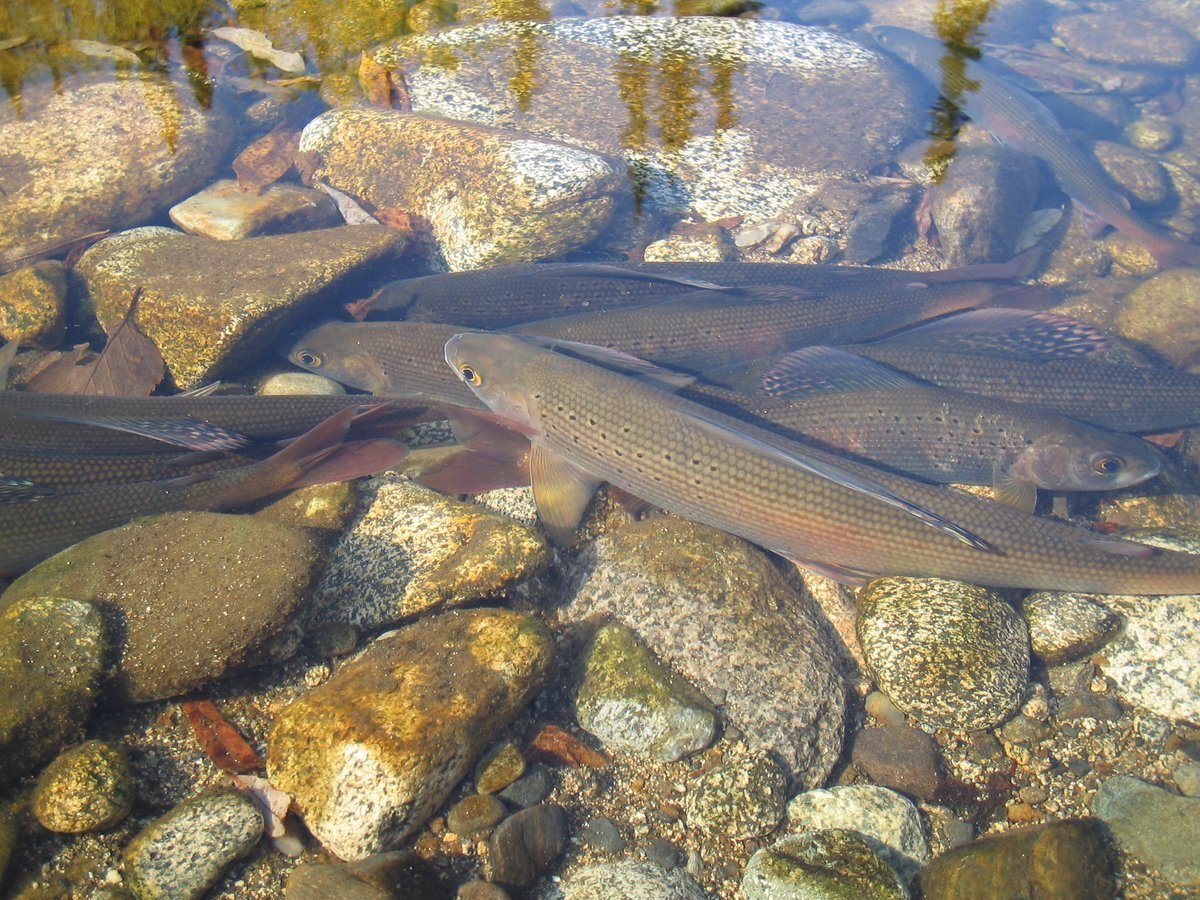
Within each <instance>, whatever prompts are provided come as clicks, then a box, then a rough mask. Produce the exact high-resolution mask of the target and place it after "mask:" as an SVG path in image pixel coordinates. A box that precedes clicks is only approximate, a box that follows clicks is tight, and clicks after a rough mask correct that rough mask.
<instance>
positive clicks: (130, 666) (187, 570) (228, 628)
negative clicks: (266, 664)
mask: <svg viewBox="0 0 1200 900" xmlns="http://www.w3.org/2000/svg"><path fill="white" fill-rule="evenodd" d="M231 560H236V564H235V565H231ZM321 562H322V551H321V545H320V543H319V542H318V541H317V539H316V538H315V537H314V536H313V534H312V533H311V532H309V531H308V530H307V529H303V528H296V527H293V526H289V525H281V524H277V523H275V522H271V521H269V520H266V519H259V518H255V517H253V516H240V515H224V514H220V513H208V512H177V513H165V514H162V515H156V516H147V517H145V518H142V519H138V520H136V521H134V522H131V523H129V524H128V525H123V526H121V527H120V528H114V529H112V530H110V531H105V532H102V533H100V534H97V535H93V536H92V537H90V538H87V539H85V540H83V541H80V542H79V543H78V544H75V545H74V546H73V547H70V548H68V549H66V550H64V551H62V552H61V553H59V554H57V555H55V556H52V557H51V558H50V559H48V560H46V561H45V562H43V563H41V564H39V565H37V566H35V567H34V568H33V569H31V570H30V571H29V572H27V573H26V574H25V575H24V576H22V577H21V578H19V579H17V580H16V581H14V582H13V583H12V585H11V586H10V587H9V588H8V590H7V591H5V593H4V595H3V600H0V605H2V604H4V603H9V602H12V601H13V600H15V599H18V598H21V597H31V596H38V595H54V596H60V597H86V598H89V599H94V600H96V601H97V602H98V603H101V604H102V606H101V608H102V610H103V611H104V616H105V622H106V623H108V625H109V627H110V628H111V629H112V633H113V634H117V635H120V641H119V643H118V646H117V647H116V651H117V670H116V673H115V674H114V677H113V678H112V680H111V682H110V683H109V687H108V691H109V694H110V696H112V697H113V698H114V699H117V700H120V701H123V702H126V703H144V702H147V701H150V700H158V699H165V698H168V697H175V696H178V695H179V694H183V693H186V692H187V691H190V690H194V689H195V688H198V687H200V686H201V685H205V684H208V683H210V682H212V681H214V680H216V679H217V678H220V677H222V676H224V675H227V674H229V673H230V672H233V671H236V670H237V669H239V668H241V667H243V666H247V665H249V664H251V663H253V662H255V661H256V660H255V658H254V653H255V652H256V651H257V650H258V649H259V648H260V647H261V646H262V645H263V644H264V642H266V641H267V640H268V639H270V638H272V637H274V636H275V635H277V634H279V633H280V632H281V631H282V630H283V628H284V626H285V625H287V623H288V622H289V620H290V619H291V617H292V615H293V614H294V613H295V612H296V610H297V609H298V608H299V606H300V603H301V601H302V600H303V599H304V598H305V597H306V596H307V594H308V591H309V590H310V587H311V585H312V582H313V580H314V578H315V577H316V574H317V571H318V567H319V566H320V564H321Z"/></svg>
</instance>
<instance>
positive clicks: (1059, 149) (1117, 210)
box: [873, 27, 1200, 267]
mask: <svg viewBox="0 0 1200 900" xmlns="http://www.w3.org/2000/svg"><path fill="white" fill-rule="evenodd" d="M873 34H874V35H875V38H876V40H877V41H878V42H879V43H880V44H881V45H882V46H883V47H884V48H885V49H886V50H888V51H889V52H891V53H893V54H895V55H896V56H897V57H899V58H900V59H902V60H904V61H905V62H907V63H908V64H909V65H911V66H913V67H914V68H915V69H917V70H918V71H919V72H921V74H922V75H924V76H925V77H926V78H928V79H929V80H930V81H932V82H933V83H934V84H935V85H936V86H937V87H938V88H939V90H940V91H941V92H942V94H943V95H944V96H945V97H946V98H947V99H949V100H950V101H951V102H952V103H953V104H954V105H955V106H956V107H957V108H959V109H960V110H962V111H963V112H964V113H966V115H967V116H968V117H970V118H971V119H973V120H974V121H976V122H978V123H979V124H980V125H981V126H982V127H984V128H986V129H987V130H988V131H990V132H992V134H994V135H995V136H996V137H997V138H998V139H1000V140H1001V141H1003V142H1004V143H1006V144H1008V145H1010V146H1012V147H1015V148H1017V149H1018V150H1021V151H1023V152H1025V153H1028V154H1029V155H1031V156H1036V157H1037V158H1039V159H1041V160H1043V161H1044V162H1045V163H1046V165H1047V166H1048V167H1049V169H1050V171H1051V172H1052V173H1053V175H1054V178H1055V180H1056V181H1057V182H1058V185H1059V187H1060V188H1062V191H1063V193H1065V194H1066V195H1067V196H1069V197H1070V198H1071V199H1072V200H1074V201H1075V202H1076V203H1078V204H1079V205H1080V206H1081V207H1083V209H1084V210H1085V211H1086V212H1088V213H1090V214H1091V215H1093V216H1094V217H1096V218H1098V219H1100V220H1101V221H1103V222H1104V223H1106V224H1109V225H1112V226H1113V227H1114V228H1116V229H1117V230H1118V231H1121V232H1123V233H1124V234H1127V235H1128V236H1129V237H1131V238H1132V239H1133V240H1135V241H1137V242H1138V243H1139V244H1141V245H1142V246H1143V247H1145V248H1146V249H1147V250H1149V251H1150V252H1151V253H1152V254H1153V255H1154V257H1155V259H1157V260H1158V262H1159V264H1160V265H1162V266H1164V267H1170V266H1180V265H1186V266H1195V265H1200V247H1198V246H1194V245H1191V244H1187V243H1184V242H1182V241H1178V240H1175V239H1173V238H1170V237H1167V236H1166V235H1164V234H1161V233H1159V232H1158V231H1157V230H1156V229H1155V228H1153V227H1152V226H1151V225H1150V224H1149V223H1147V222H1146V221H1144V220H1143V219H1142V218H1141V217H1140V216H1138V215H1136V214H1135V213H1133V212H1131V211H1130V209H1129V204H1128V202H1127V201H1126V199H1125V198H1124V197H1122V196H1121V195H1120V194H1119V193H1117V191H1116V189H1115V188H1114V187H1113V186H1112V182H1111V181H1109V179H1108V177H1107V176H1106V175H1105V174H1104V172H1103V170H1102V169H1101V168H1100V166H1099V165H1098V164H1097V163H1096V162H1095V161H1094V160H1093V159H1092V158H1090V157H1089V156H1088V155H1087V154H1086V153H1084V152H1083V151H1082V150H1081V149H1080V148H1079V147H1078V146H1076V145H1075V143H1074V142H1073V141H1072V140H1071V139H1070V138H1069V137H1068V136H1067V135H1066V133H1065V132H1064V131H1063V129H1062V127H1061V126H1060V125H1059V124H1058V120H1057V119H1055V118H1054V114H1053V113H1051V112H1050V110H1048V109H1047V108H1046V107H1045V106H1044V105H1043V104H1042V103H1041V102H1040V101H1039V100H1037V99H1036V98H1034V97H1033V96H1032V95H1030V94H1028V93H1027V92H1025V91H1024V90H1022V89H1021V88H1019V87H1017V86H1016V85H1015V84H1013V83H1012V82H1011V81H1009V80H1008V79H1007V78H1005V77H1004V76H1002V75H999V74H997V73H996V72H995V71H994V70H993V69H992V68H991V67H989V66H988V65H986V64H984V63H981V62H979V61H977V60H973V59H970V58H968V57H966V56H961V55H958V54H954V53H953V52H952V51H951V50H949V49H947V47H946V46H945V45H943V44H942V43H941V42H940V41H936V40H933V39H932V38H927V37H924V36H923V35H919V34H917V33H915V32H912V31H908V30H906V29H903V28H890V27H878V28H875V29H874V30H873ZM946 59H952V60H953V62H954V63H955V64H954V65H943V61H944V60H946ZM959 62H961V65H958V63H959Z"/></svg>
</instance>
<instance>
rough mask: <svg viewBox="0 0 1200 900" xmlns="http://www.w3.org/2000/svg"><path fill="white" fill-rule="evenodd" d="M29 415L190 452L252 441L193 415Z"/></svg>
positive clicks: (236, 445) (228, 447) (235, 445)
mask: <svg viewBox="0 0 1200 900" xmlns="http://www.w3.org/2000/svg"><path fill="white" fill-rule="evenodd" d="M27 415H28V417H29V418H32V419H44V420H45V421H48V422H68V423H70V424H72V425H88V426H91V427H93V428H107V429H109V430H111V431H124V432H126V433H128V434H137V435H141V436H142V437H146V438H151V439H152V440H156V441H162V442H163V443H165V444H171V445H173V446H175V447H184V448H186V449H188V450H237V449H238V448H239V447H244V446H246V445H247V444H248V443H250V439H249V438H248V437H246V436H245V435H243V434H238V433H237V432H236V431H230V430H229V429H228V428H225V427H224V426H221V425H217V424H215V423H213V422H208V421H206V420H204V419H196V418H193V417H191V416H175V417H171V418H159V419H134V418H122V417H117V416H88V415H78V416H71V415H58V414H54V413H36V412H31V413H28V414H27Z"/></svg>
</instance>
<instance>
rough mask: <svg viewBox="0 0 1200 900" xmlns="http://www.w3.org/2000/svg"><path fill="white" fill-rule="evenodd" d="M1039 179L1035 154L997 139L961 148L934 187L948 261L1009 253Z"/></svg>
mask: <svg viewBox="0 0 1200 900" xmlns="http://www.w3.org/2000/svg"><path fill="white" fill-rule="evenodd" d="M1040 180H1041V179H1040V178H1039V176H1038V170H1037V164H1036V162H1035V161H1034V159H1033V158H1032V157H1030V156H1027V155H1026V154H1024V153H1019V152H1017V151H1015V150H1010V149H1008V148H1005V147H998V146H995V145H992V146H986V147H979V148H971V149H968V150H964V151H961V152H959V153H957V154H956V155H955V156H954V159H953V161H952V162H951V163H950V165H949V166H948V167H947V169H946V174H945V177H944V178H943V179H942V181H941V182H940V183H938V184H937V185H935V186H934V187H933V188H932V189H931V190H932V197H931V200H930V203H931V206H930V213H931V215H932V217H933V222H934V224H935V225H936V226H937V230H938V238H939V240H940V242H941V247H942V253H943V255H944V256H945V259H946V265H948V266H965V265H970V264H972V263H983V262H998V261H1002V260H1007V259H1010V258H1011V257H1012V256H1013V253H1014V250H1015V247H1016V241H1017V238H1018V236H1019V234H1020V229H1021V226H1022V223H1023V222H1024V221H1025V219H1026V217H1027V216H1028V215H1029V214H1030V213H1031V212H1033V204H1034V200H1035V199H1036V198H1037V193H1038V185H1039V183H1040Z"/></svg>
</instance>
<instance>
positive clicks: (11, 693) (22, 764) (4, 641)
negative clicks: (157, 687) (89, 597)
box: [0, 588, 109, 786]
mask: <svg viewBox="0 0 1200 900" xmlns="http://www.w3.org/2000/svg"><path fill="white" fill-rule="evenodd" d="M10 590H11V588H10ZM108 654H109V643H108V638H107V636H106V634H105V628H104V622H103V619H102V617H101V614H100V610H99V609H98V608H97V607H95V606H93V605H92V604H91V603H88V602H86V601H83V600H63V599H59V598H56V597H53V596H51V597H45V596H36V595H35V596H29V597H26V598H24V599H20V598H17V597H14V596H10V595H9V593H8V592H5V594H4V595H3V596H0V786H3V785H6V784H8V783H9V782H11V781H13V780H15V779H17V778H19V777H20V776H22V775H24V774H25V773H27V772H31V771H33V770H35V769H37V768H38V767H39V766H41V765H42V764H44V763H46V762H47V761H48V760H50V759H52V758H53V757H54V756H55V754H57V753H58V752H59V750H61V749H62V748H63V747H64V746H65V745H66V744H68V743H70V742H71V741H72V740H76V739H78V738H79V737H80V736H81V735H82V733H83V730H84V727H85V725H86V723H87V720H88V717H89V716H90V715H91V712H92V706H93V704H94V703H95V699H96V691H97V689H98V688H99V686H100V679H101V676H102V674H103V673H104V672H105V670H106V666H107V665H108Z"/></svg>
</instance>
